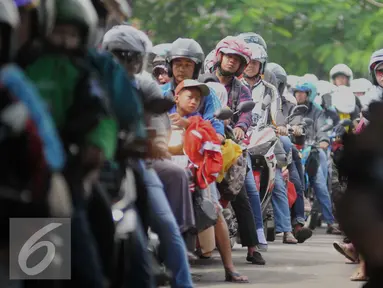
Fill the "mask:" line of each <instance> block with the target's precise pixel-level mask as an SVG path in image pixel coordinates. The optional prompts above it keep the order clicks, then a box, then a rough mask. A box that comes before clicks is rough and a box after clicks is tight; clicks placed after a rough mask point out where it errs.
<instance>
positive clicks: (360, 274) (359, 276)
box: [350, 267, 368, 282]
mask: <svg viewBox="0 0 383 288" xmlns="http://www.w3.org/2000/svg"><path fill="white" fill-rule="evenodd" d="M350 280H351V281H363V282H365V281H368V277H367V276H366V275H365V273H364V271H363V269H362V268H361V267H359V268H358V269H357V270H356V271H355V273H354V274H352V276H351V277H350Z"/></svg>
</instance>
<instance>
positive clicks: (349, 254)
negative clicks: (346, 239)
mask: <svg viewBox="0 0 383 288" xmlns="http://www.w3.org/2000/svg"><path fill="white" fill-rule="evenodd" d="M333 246H334V248H335V250H336V251H338V252H339V253H340V254H342V255H343V256H344V257H346V258H347V259H348V260H350V261H352V262H356V261H358V256H357V255H355V253H354V252H353V251H351V250H350V249H348V248H347V247H346V246H345V245H344V244H342V243H339V242H334V243H333Z"/></svg>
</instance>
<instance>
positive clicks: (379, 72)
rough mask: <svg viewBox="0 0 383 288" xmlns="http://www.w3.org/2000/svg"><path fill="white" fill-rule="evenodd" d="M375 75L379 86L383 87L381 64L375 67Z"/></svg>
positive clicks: (382, 66)
mask: <svg viewBox="0 0 383 288" xmlns="http://www.w3.org/2000/svg"><path fill="white" fill-rule="evenodd" d="M375 77H376V81H377V82H378V84H379V86H380V87H383V65H382V64H381V65H379V66H378V67H377V68H376V69H375Z"/></svg>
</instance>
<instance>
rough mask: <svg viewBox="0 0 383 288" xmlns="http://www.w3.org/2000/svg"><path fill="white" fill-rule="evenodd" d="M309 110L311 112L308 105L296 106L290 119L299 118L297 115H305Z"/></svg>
mask: <svg viewBox="0 0 383 288" xmlns="http://www.w3.org/2000/svg"><path fill="white" fill-rule="evenodd" d="M307 110H309V108H308V107H307V106H306V105H296V106H294V108H293V110H292V111H291V113H290V117H292V116H297V115H304V114H306V112H307Z"/></svg>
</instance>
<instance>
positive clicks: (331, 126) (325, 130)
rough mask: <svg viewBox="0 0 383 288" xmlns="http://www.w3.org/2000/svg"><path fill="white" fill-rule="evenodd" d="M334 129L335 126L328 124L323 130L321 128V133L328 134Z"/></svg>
mask: <svg viewBox="0 0 383 288" xmlns="http://www.w3.org/2000/svg"><path fill="white" fill-rule="evenodd" d="M332 128H334V126H333V125H332V124H326V125H324V126H322V128H320V131H321V132H328V131H330V130H331V129H332Z"/></svg>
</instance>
